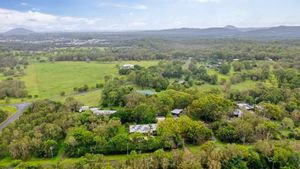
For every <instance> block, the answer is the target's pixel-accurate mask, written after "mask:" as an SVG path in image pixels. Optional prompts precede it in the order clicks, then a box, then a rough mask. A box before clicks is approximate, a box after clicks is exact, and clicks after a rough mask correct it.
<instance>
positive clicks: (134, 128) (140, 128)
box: [129, 124, 157, 133]
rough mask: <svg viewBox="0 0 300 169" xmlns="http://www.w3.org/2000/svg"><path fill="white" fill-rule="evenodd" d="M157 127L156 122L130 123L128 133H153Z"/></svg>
mask: <svg viewBox="0 0 300 169" xmlns="http://www.w3.org/2000/svg"><path fill="white" fill-rule="evenodd" d="M156 129H157V124H139V125H130V126H129V133H153V132H155V131H156Z"/></svg>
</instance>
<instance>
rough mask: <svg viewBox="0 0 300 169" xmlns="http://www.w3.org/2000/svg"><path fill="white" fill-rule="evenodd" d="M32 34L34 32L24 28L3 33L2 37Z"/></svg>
mask: <svg viewBox="0 0 300 169" xmlns="http://www.w3.org/2000/svg"><path fill="white" fill-rule="evenodd" d="M32 33H35V32H34V31H32V30H29V29H25V28H15V29H11V30H9V31H7V32H5V33H4V35H29V34H32Z"/></svg>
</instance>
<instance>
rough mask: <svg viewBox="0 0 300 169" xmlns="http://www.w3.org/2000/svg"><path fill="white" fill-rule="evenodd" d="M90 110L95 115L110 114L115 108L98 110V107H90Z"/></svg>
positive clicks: (114, 111)
mask: <svg viewBox="0 0 300 169" xmlns="http://www.w3.org/2000/svg"><path fill="white" fill-rule="evenodd" d="M90 110H91V111H92V112H93V113H94V114H96V115H112V114H114V113H116V112H117V111H116V110H100V109H98V108H90Z"/></svg>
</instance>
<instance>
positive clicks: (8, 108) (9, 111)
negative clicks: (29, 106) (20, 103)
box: [0, 105, 17, 117]
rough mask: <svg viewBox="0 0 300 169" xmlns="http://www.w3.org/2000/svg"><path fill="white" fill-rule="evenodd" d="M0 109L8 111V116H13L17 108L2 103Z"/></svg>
mask: <svg viewBox="0 0 300 169" xmlns="http://www.w3.org/2000/svg"><path fill="white" fill-rule="evenodd" d="M0 110H2V111H5V112H7V113H8V117H9V116H12V115H13V114H14V113H16V111H17V108H16V107H14V106H2V105H0Z"/></svg>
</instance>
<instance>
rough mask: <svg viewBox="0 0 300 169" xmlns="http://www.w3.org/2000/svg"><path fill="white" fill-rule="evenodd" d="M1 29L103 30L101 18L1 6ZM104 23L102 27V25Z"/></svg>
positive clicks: (42, 30)
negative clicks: (20, 9) (25, 10)
mask: <svg viewBox="0 0 300 169" xmlns="http://www.w3.org/2000/svg"><path fill="white" fill-rule="evenodd" d="M0 20H1V22H0V31H2V32H3V31H7V30H9V29H12V28H16V27H25V28H28V29H32V30H35V31H41V32H44V31H84V30H101V29H102V30H103V29H105V27H103V25H104V24H103V19H101V18H76V17H68V16H56V15H50V14H45V13H41V12H38V11H27V12H19V11H15V10H9V9H3V8H0ZM101 25H102V27H100V26H101Z"/></svg>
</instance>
